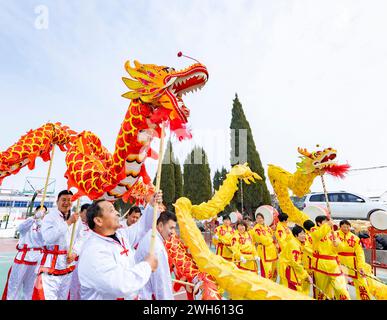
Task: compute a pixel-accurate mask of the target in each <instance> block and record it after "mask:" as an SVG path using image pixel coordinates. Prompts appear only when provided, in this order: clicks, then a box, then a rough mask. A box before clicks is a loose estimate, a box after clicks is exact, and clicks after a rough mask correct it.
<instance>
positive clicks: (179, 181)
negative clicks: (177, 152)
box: [173, 158, 183, 202]
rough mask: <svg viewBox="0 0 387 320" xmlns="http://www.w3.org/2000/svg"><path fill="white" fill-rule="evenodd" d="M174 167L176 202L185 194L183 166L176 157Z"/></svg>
mask: <svg viewBox="0 0 387 320" xmlns="http://www.w3.org/2000/svg"><path fill="white" fill-rule="evenodd" d="M173 167H174V170H175V172H174V173H175V199H174V202H176V200H177V199H179V198H180V197H182V196H183V175H182V173H181V166H180V163H179V161H178V160H177V159H176V158H174V160H173Z"/></svg>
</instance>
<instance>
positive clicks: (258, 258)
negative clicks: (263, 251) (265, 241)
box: [255, 257, 261, 265]
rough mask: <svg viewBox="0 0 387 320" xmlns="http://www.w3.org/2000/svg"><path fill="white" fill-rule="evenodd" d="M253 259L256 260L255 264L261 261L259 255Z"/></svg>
mask: <svg viewBox="0 0 387 320" xmlns="http://www.w3.org/2000/svg"><path fill="white" fill-rule="evenodd" d="M255 261H256V262H257V265H259V264H260V262H261V258H260V257H255Z"/></svg>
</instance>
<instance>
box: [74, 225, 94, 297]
mask: <svg viewBox="0 0 387 320" xmlns="http://www.w3.org/2000/svg"><path fill="white" fill-rule="evenodd" d="M78 225H79V226H78ZM76 230H77V231H78V234H76V235H75V236H74V239H75V241H74V246H73V249H72V252H73V253H75V254H76V255H77V256H78V257H79V254H80V253H81V251H82V247H83V244H84V243H85V241H86V240H87V239H88V238H89V236H90V234H91V229H90V228H89V226H88V225H87V223H86V222H83V221H82V220H81V219H78V221H77V226H76ZM77 260H78V258H77ZM80 290H81V284H80V282H79V276H78V267H76V268H75V269H74V271H73V275H72V278H71V284H70V300H80V299H81V293H80Z"/></svg>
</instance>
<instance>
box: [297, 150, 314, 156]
mask: <svg viewBox="0 0 387 320" xmlns="http://www.w3.org/2000/svg"><path fill="white" fill-rule="evenodd" d="M297 151H298V152H299V153H300V154H302V155H304V156H306V157H308V158H310V157H311V156H312V154H311V153H310V152H309V151H308V150H307V149H306V148H304V149H303V148H300V147H298V148H297Z"/></svg>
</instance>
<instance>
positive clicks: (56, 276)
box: [32, 190, 79, 300]
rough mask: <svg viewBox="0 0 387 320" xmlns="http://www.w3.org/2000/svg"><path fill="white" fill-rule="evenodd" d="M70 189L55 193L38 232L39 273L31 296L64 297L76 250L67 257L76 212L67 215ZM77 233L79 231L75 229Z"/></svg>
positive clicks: (48, 298)
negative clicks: (40, 243)
mask: <svg viewBox="0 0 387 320" xmlns="http://www.w3.org/2000/svg"><path fill="white" fill-rule="evenodd" d="M72 194H73V193H72V192H71V191H68V190H63V191H61V192H60V193H59V194H58V200H57V206H58V208H54V209H52V210H50V212H49V213H48V214H47V215H46V216H45V218H44V220H43V222H42V227H41V233H42V237H43V241H44V246H43V254H42V257H41V260H40V265H39V269H38V275H37V278H36V281H35V285H34V291H33V295H32V300H67V299H68V298H69V290H70V283H71V276H72V274H71V273H72V272H73V271H74V269H75V258H76V256H77V255H76V254H75V253H72V254H71V256H70V257H68V248H69V246H70V238H71V231H72V224H73V223H75V222H76V221H77V220H78V217H79V214H78V213H76V212H74V213H73V214H72V215H71V216H70V217H69V215H70V210H71V205H72V201H71V197H72ZM76 233H78V232H77V231H76Z"/></svg>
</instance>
